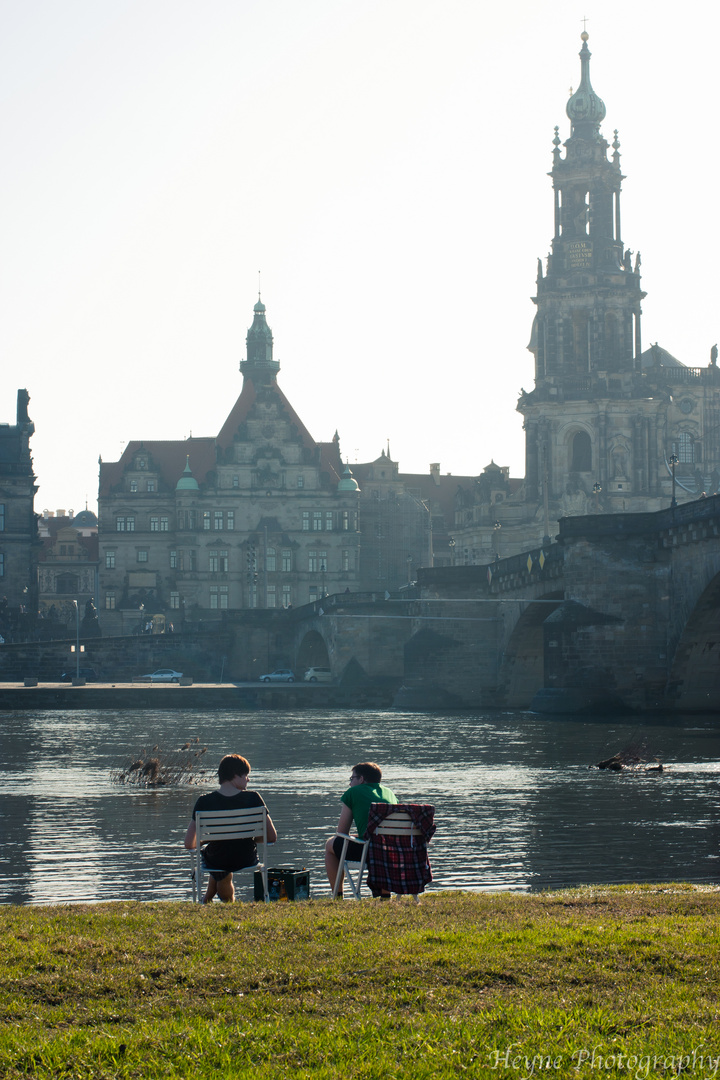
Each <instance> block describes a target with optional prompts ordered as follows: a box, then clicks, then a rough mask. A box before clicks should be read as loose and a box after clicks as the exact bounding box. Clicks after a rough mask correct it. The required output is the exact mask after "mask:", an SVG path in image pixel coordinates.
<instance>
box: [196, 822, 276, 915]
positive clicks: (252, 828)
mask: <svg viewBox="0 0 720 1080" xmlns="http://www.w3.org/2000/svg"><path fill="white" fill-rule="evenodd" d="M195 836H196V839H195V842H196V845H197V846H196V848H195V851H191V852H190V855H191V857H192V864H193V867H192V883H193V900H194V901H195V903H198V904H199V903H201V902H202V896H203V888H202V876H203V874H208V873H209V874H211V873H212V872H213V867H211V866H205V865H203V858H202V851H201V846H202V845H203V844H206V843H207V842H208V841H209V840H255V841H256V842H257V845H258V855H259V857H260V862H259V863H255V865H254V866H248V867H244V868H243V869H247V870H253V871H255V870H259V871H260V872H261V874H262V883H263V892H264V894H265V902H266V903H268V902H269V900H270V896H269V893H268V873H267V864H268V854H267V844H268V839H267V807H265V806H251V807H248V809H246V810H198V812H197V813H196V814H195ZM215 869H216V870H217V871H218V873H221V870H220V868H219V867H215Z"/></svg>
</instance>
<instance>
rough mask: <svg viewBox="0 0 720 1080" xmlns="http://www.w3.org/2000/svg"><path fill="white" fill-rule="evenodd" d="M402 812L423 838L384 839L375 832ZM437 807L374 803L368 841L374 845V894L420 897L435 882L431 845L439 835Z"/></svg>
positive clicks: (370, 879) (371, 885)
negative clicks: (437, 833)
mask: <svg viewBox="0 0 720 1080" xmlns="http://www.w3.org/2000/svg"><path fill="white" fill-rule="evenodd" d="M398 810H401V811H403V812H404V813H406V814H409V815H410V818H411V820H412V823H413V825H415V826H417V827H418V828H419V829H421V830H422V836H383V835H382V834H378V835H376V833H375V830H376V829H377V827H378V825H380V824H381V822H383V821H384V820H385V818H386V817H387V816H388V814H393V813H395V812H396V811H398ZM434 818H435V807H434V806H426V805H421V804H417V803H371V805H370V813H369V814H368V827H367V830H366V832H365V836H364V837H363V839H364V840H369V841H370V846H369V848H368V856H367V867H368V875H367V885H368V888H369V889H370V890H371V892H373V893H375V894H377V893H380V892H383V891H385V892H394V893H412V894H415V895H417V894H418V893H421V892H423V891H424V890H425V886H426V885H427V884H428V883H429V882H430V881H432V871H431V869H430V863H429V861H428V853H427V845H428V843H429V841H430V839H431V838H432V837H433V836H434V835H435V821H434Z"/></svg>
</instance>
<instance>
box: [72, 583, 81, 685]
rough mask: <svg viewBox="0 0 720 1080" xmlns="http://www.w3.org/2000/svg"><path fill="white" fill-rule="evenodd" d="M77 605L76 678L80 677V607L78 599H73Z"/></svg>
mask: <svg viewBox="0 0 720 1080" xmlns="http://www.w3.org/2000/svg"><path fill="white" fill-rule="evenodd" d="M73 604H74V605H75V678H76V679H79V678H80V608H79V607H78V602H77V600H73Z"/></svg>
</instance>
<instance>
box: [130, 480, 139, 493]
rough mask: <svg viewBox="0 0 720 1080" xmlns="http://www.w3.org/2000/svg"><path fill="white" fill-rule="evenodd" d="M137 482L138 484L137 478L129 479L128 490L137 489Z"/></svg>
mask: <svg viewBox="0 0 720 1080" xmlns="http://www.w3.org/2000/svg"><path fill="white" fill-rule="evenodd" d="M137 484H138V482H137V480H131V481H130V490H131V491H137V489H138V486H137Z"/></svg>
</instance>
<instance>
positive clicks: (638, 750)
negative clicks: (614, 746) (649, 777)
mask: <svg viewBox="0 0 720 1080" xmlns="http://www.w3.org/2000/svg"><path fill="white" fill-rule="evenodd" d="M597 767H598V769H610V771H611V772H620V770H621V769H641V770H642V771H643V772H662V771H663V767H662V762H661V761H660V760H659V758H657V757H655V756H654V755H652V754H650V752H649V751H648V748H647V743H646V742H637V743H632V744H631V745H630V746H626V747H625V749H624V750H619V751H618V752H617V754H613V756H612V757H609V758H605V760H604V761H598V764H597Z"/></svg>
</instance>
